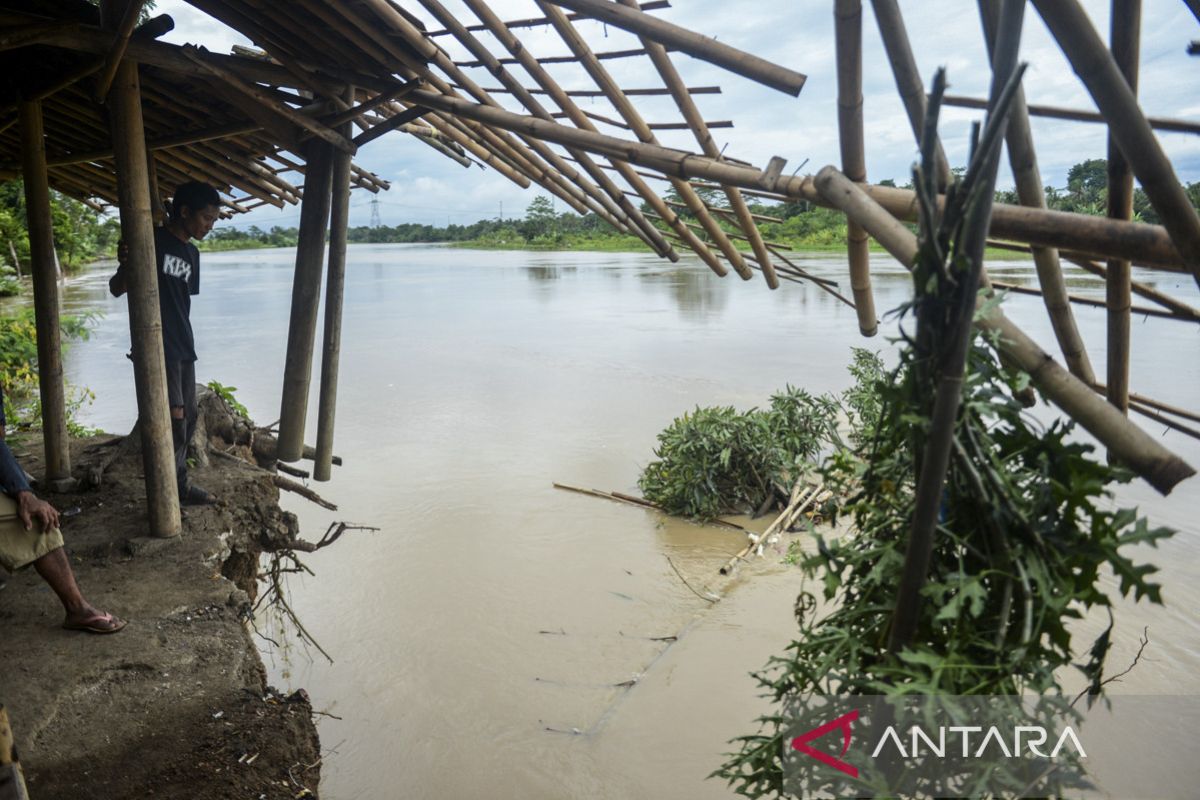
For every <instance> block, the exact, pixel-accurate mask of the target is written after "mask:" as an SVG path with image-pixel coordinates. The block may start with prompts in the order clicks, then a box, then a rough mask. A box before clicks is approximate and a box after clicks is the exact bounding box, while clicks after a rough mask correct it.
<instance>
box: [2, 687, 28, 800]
mask: <svg viewBox="0 0 1200 800" xmlns="http://www.w3.org/2000/svg"><path fill="white" fill-rule="evenodd" d="M0 800H29V794H28V792H27V790H26V788H25V775H24V774H23V773H22V771H21V763H20V761H19V760H18V759H17V745H16V737H15V736H13V732H12V725H11V724H10V723H9V720H8V709H6V708H5V707H4V705H3V704H0Z"/></svg>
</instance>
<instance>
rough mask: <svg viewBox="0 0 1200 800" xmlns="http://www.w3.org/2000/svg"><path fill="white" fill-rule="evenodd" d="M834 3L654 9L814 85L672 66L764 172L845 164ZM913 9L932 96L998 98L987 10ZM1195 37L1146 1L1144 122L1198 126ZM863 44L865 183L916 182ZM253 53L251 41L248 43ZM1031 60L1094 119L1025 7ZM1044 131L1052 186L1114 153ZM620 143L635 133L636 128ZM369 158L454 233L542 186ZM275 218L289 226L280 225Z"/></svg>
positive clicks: (397, 189)
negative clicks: (718, 90)
mask: <svg viewBox="0 0 1200 800" xmlns="http://www.w3.org/2000/svg"><path fill="white" fill-rule="evenodd" d="M446 5H447V6H448V7H449V8H450V10H451V11H452V12H454V13H456V14H459V15H460V16H461V17H462V18H463V19H465V20H468V21H469V22H470V23H473V22H474V21H475V19H474V16H473V15H471V13H470V12H469V11H468V10H467V9H466V7H465V6H464V5H463V4H462V3H461V2H459V1H458V0H447V2H446ZM831 5H832V4H831V3H829V2H827V1H826V0H821V1H820V2H808V1H806V2H795V0H791V1H789V2H786V3H785V2H771V3H749V2H727V0H676V2H675V3H674V5H673V6H672V7H671V8H670V9H667V10H664V11H660V12H655V13H656V14H659V15H660V16H662V17H663V18H664V19H667V20H670V21H672V22H675V23H677V24H680V25H683V26H685V27H688V28H691V29H693V30H696V31H699V32H701V33H705V34H707V35H710V36H716V37H717V38H718V39H719V40H720V41H722V42H725V43H727V44H730V45H732V46H734V47H738V48H741V49H744V50H747V51H750V52H754V53H755V54H757V55H760V56H762V57H764V58H767V59H769V60H772V61H775V62H777V63H780V64H783V65H785V66H788V67H791V68H793V69H797V70H799V71H801V72H804V73H806V74H807V75H808V81H807V83H806V85H805V87H804V90H803V91H802V92H801V95H800V97H799V98H793V97H789V96H787V95H784V94H782V93H779V92H776V91H773V90H770V89H766V88H764V87H761V86H759V85H757V84H754V83H752V82H751V81H748V80H746V79H744V78H741V77H739V76H737V75H733V74H731V73H728V72H726V71H724V70H722V69H719V68H717V67H714V66H712V65H710V64H707V63H704V62H701V61H698V60H696V59H693V58H690V57H688V56H685V55H681V54H677V55H675V56H674V58H673V60H674V61H675V63H676V65H677V67H678V69H679V71H680V72H681V73H682V74H683V76H684V79H685V81H686V82H687V83H688V84H689V85H696V86H698V85H712V84H719V85H721V86H722V87H723V93H722V94H720V95H698V96H697V98H696V99H697V102H698V104H699V105H700V107H701V110H702V111H703V113H704V115H705V117H706V118H708V119H710V120H724V119H731V120H733V121H734V124H735V126H736V127H734V128H732V129H716V130H714V131H713V134H714V137H715V138H716V140H717V142H718V144H719V145H723V146H727V148H728V149H727V153H728V154H730V155H733V156H736V157H738V158H741V159H743V160H747V161H750V162H752V163H755V164H765V163H766V161H767V160H768V159H769V158H770V157H772V156H775V155H780V156H783V157H785V158H787V159H788V161H789V168H788V170H789V171H791V170H792V169H795V168H796V167H797V166H799V165H800V164H801V163H802V162H803V161H804V160H805V159H808V163H807V165H806V166H805V168H804V169H805V171H808V170H815V169H817V168H819V167H820V166H822V165H824V164H826V163H838V161H839V152H838V141H837V117H836V74H835V63H834V60H835V56H834V48H833V13H832V8H831ZM1084 5H1085V7H1086V8H1087V10H1088V12H1089V14H1090V15H1091V18H1092V20H1093V23H1094V24H1095V26H1096V27H1097V30H1098V31H1099V32H1100V34H1101V35H1102V36H1103V37H1105V38H1106V37H1107V34H1108V30H1107V28H1108V3H1107V0H1085V2H1084ZM491 7H492V8H493V9H495V10H496V12H497V13H498V14H499V15H500V16H501V17H502V18H504V19H515V18H525V17H536V16H540V12H539V11H538V8H537V6H536V5H535V4H534V3H533V2H532V0H493V2H491ZM901 7H902V11H903V13H904V16H905V22H906V25H907V28H908V31H909V35H910V37H911V40H912V45H913V50H914V53H915V55H916V58H917V62H918V66H919V69H920V71H921V77H922V80H923V81H924V82H925V83H926V85H928V84H929V83H930V81H931V80H932V78H933V73H934V70H935V69H937V67H939V66H946V67H947V69H948V77H949V81H950V84H951V92H953V93H955V94H968V95H972V96H976V97H983V96H985V95H986V93H987V89H988V83H989V80H990V73H989V70H988V69H987V67H986V56H985V50H984V47H983V37H982V34H981V31H980V25H979V19H978V13H977V10H976V4H975V3H970V2H957V3H953V4H946V3H929V2H923V3H922V2H915V0H903V1H902V3H901ZM405 8H406V9H408V10H411V11H413V13H415V14H417V15H418V16H421V17H422V18H423V19H425V20H426V22H427V26H428V27H429V28H431V29H433V28H440V27H441V26H440V25H438V24H437V23H436V22H434V21H433V19H432V17H430V16H428V15H426V14H424V11H423V9H421V7H420V4H419V3H406V4H405ZM159 10H160V11H162V12H166V13H171V14H172V15H173V16H175V17H176V21H177V23H178V24H177V28H176V31H175V32H174V33H173V34H171V36H170V37H169V38H170V39H171V40H172V41H194V42H198V43H201V44H204V45H206V46H208V47H209V48H210V49H213V50H221V51H227V50H228V46H229V45H230V44H232V43H233V42H234V41H237V40H238V37H237V36H236V34H234V33H233V32H232V31H230V30H229V29H228V28H225V27H224V26H222V25H220V24H219V23H216V22H215V21H214V20H211V19H210V18H207V17H205V16H204V15H203V14H200V13H199V12H197V11H195V10H194V9H193V8H192V7H191V6H188V5H186V4H184V3H182V2H181V0H161V1H160V3H159ZM579 27H580V29H581V31H582V32H583V34H584V35H585V37H586V38H587V39H588V41H589V42H590V43H591V44H592V45H593V47H594V49H596V50H620V49H627V48H633V47H636V46H637V40H636V39H635V37H633V36H631V35H629V34H626V33H624V32H623V31H619V30H616V29H613V28H611V27H607V26H603V25H600V24H599V23H595V22H581V23H579ZM520 35H521V37H522V41H523V43H524V45H525V46H526V47H527V48H528V49H529V50H530V51H531V52H532V53H534V54H535V55H538V56H546V55H558V54H564V53H566V52H567V49H566V47H565V46H564V45H563V43H562V42H561V40H559V38H558V37H557V35H556V34H555V33H554V31H553V30H551V29H549V28H544V27H543V28H531V29H524V30H522V31H520ZM1192 38H1196V24H1195V20H1194V18H1193V17H1192V16H1191V15H1190V13H1189V12H1188V10H1187V8H1186V7H1185V6H1184V5H1183V4H1182V3H1179V2H1178V0H1145V4H1144V18H1143V23H1142V44H1141V92H1140V98H1141V101H1142V104H1143V107H1144V108H1145V110H1146V111H1147V113H1149V114H1152V115H1157V116H1167V117H1179V118H1187V117H1188V116H1189V115H1192V116H1194V115H1195V114H1197V113H1198V112H1200V104H1198V103H1197V101H1196V95H1195V90H1194V85H1195V81H1194V80H1191V78H1194V76H1195V71H1196V69H1197V67H1200V63H1198V60H1197V59H1196V58H1194V57H1193V58H1189V57H1188V56H1187V55H1186V54H1185V48H1186V45H1187V42H1188V40H1190V39H1192ZM481 39H482V40H483V41H484V43H485V44H487V45H488V46H489V47H490V48H491V49H492V52H494V53H497V54H499V55H507V53H504V52H503V50H502V48H501V47H500V46H499V44H498V43H497V42H496V41H495V40H494V39H492V38H491V37H490V36H487V35H482V34H481ZM863 40H864V42H863V46H864V81H863V84H864V86H863V89H864V94H865V96H866V100H865V113H866V120H865V129H866V134H867V169H868V174H869V175H870V176H871V177H872V178H873V179H881V178H887V177H892V178H898V179H901V180H904V179H906V178H907V175H908V173H909V168H910V165H911V163H912V160H913V158H914V155H915V152H916V145H915V143H914V140H913V137H912V133H911V130H910V128H909V125H908V120H907V117H906V116H905V114H904V110H903V107H902V105H901V103H900V100H899V98H898V97H897V94H896V91H895V84H894V81H893V78H892V75H891V70H890V67H889V66H888V64H887V61H886V59H885V57H884V49H883V45H882V42H881V40H880V37H879V32H878V29H877V27H876V23H875V19H874V15H873V13H872V11H871V4H870V2H869V0H864V10H863ZM241 41H242V42H243V43H244V41H245V40H241ZM437 41H438V42H439V43H441V44H443V46H445V47H447V49H448V50H449V52H450V53H451V55H452V56H453V57H455V58H457V59H463V58H467V57H468V56H467V55H466V51H465V50H464V49H463V48H462V47H460V46H457V45H454V44H453V42H452V39H451V37H440V38H439V39H438V40H437ZM1021 57H1022V59H1023V60H1027V61H1028V62H1029V63H1030V69H1029V71H1028V73H1027V77H1026V93H1027V96H1028V99H1029V102H1031V103H1043V104H1049V105H1061V106H1067V107H1072V108H1081V109H1088V110H1093V109H1094V108H1095V105H1094V103H1093V102H1092V101H1091V98H1090V97H1089V95H1088V93H1087V91H1086V89H1085V88H1084V87H1083V86H1082V84H1081V83H1080V82H1079V80H1078V78H1077V77H1076V76H1075V74H1074V72H1073V71H1072V70H1071V68H1070V65H1069V64H1068V63H1067V61H1066V59H1065V58H1064V57H1063V55H1062V53H1061V52H1060V50H1059V48H1058V46H1057V45H1056V44H1055V43H1054V42H1053V40H1052V39H1051V38H1050V36H1049V33H1048V32H1047V31H1046V28H1045V26H1044V24H1043V23H1042V22H1041V20H1040V18H1039V17H1038V15H1037V13H1036V11H1035V9H1034V8H1033V6H1032V5H1030V6H1029V7H1028V9H1027V10H1026V17H1025V32H1024V36H1023V40H1022V53H1021ZM605 66H606V67H607V68H609V70H610V71H611V73H612V74H613V76H614V78H615V79H616V80H617V82H618V83H619V84H621V85H622V86H624V87H626V88H631V87H632V88H641V87H657V86H661V83H660V82H659V79H658V76H657V74H656V73H655V72H654V70H653V68H652V67H650V65H649V62H648V61H647V60H646V59H644V58H636V59H620V60H609V61H606V62H605ZM549 69H550V71H551V73H552V74H553V76H554V77H555V79H556V80H558V81H559V82H560V83H561V84H563V85H564V86H568V87H580V86H588V87H589V88H590V85H591V84H590V81H589V80H588V79H587V78H586V76H585V75H584V74H583V71H582V69H580V68H579V67H577V66H572V65H552V66H551V67H549ZM514 71H515V73H516V74H517V75H518V77H519V78H521V79H522V80H523V81H524V82H525V83H526V85H532V84H533V82H532V80H531V79H529V77H528V76H527V75H525V74H524V72H523V71H522V70H519V69H516V70H514ZM470 74H471V75H472V77H473V78H475V79H476V80H477V81H478V82H479V83H480V84H481V85H484V86H495V85H497V81H496V79H495V78H493V77H492V76H490V75H488V74H487V73H486V71H484V70H481V69H475V70H471V71H470ZM1183 76H1186V77H1183ZM499 99H500V100H501V102H502V103H504V104H505V106H506V107H508V108H510V109H512V110H519V108H518V106H517V105H516V103H515V102H514V101H513V100H512V99H511V98H508V97H504V96H499ZM542 99H543V100H544V102H545V103H546V105H547V106H550V107H552V106H553V104H552V103H550V102H549V101H548V100H547V99H545V98H544V97H543V98H542ZM580 106H581V107H582V108H584V109H586V110H588V111H592V112H594V113H599V114H603V115H605V116H614V117H615V116H616V113H615V112H614V111H613V110H612V108H611V107H610V106H609V105H608V103H607V102H606V101H604V100H597V101H590V100H581V101H580ZM638 106H639V108H640V109H642V110H643V113H644V116H645V117H646V118H647V119H648V120H650V121H654V122H660V121H675V120H677V119H678V118H679V117H678V112H677V111H676V110H675V109H674V106H673V105H672V104H671V103H670V101H669V99H666V98H648V97H643V98H638ZM981 116H982V112H974V111H969V110H964V109H950V108H948V109H946V111H945V113H944V116H943V120H942V135H943V139H944V142H945V145H946V149H947V153H948V155H949V157H950V160H951V161H952V162H954V163H961V162H962V161H963V160H965V157H966V141H967V134H968V131H969V128H970V121H971V120H972V119H977V118H979V117H981ZM599 127H600V128H601V130H602V131H604V132H606V133H612V134H618V133H620V132H619V131H617V130H615V129H612V128H610V127H608V126H604V125H600V126H599ZM1033 132H1034V137H1035V141H1036V142H1037V144H1038V152H1039V158H1040V161H1041V170H1042V174H1043V178H1044V180H1045V182H1046V183H1047V184H1048V185H1055V186H1062V185H1063V184H1065V181H1066V170H1067V169H1068V168H1069V167H1070V166H1071V165H1072V164H1074V163H1077V162H1078V161H1081V160H1083V159H1085V158H1100V157H1104V155H1105V129H1104V126H1102V125H1094V124H1084V123H1073V122H1064V121H1058V120H1043V119H1035V121H1034V125H1033ZM620 135H624V136H629V134H628V133H627V132H625V133H620ZM660 138H661V141H662V142H663V143H664V144H666V145H668V146H672V147H686V148H688V149H694V148H695V143H694V140H692V139H691V137H690V134H687V133H686V132H662V134H661V137H660ZM1161 141H1162V144H1163V147H1164V149H1165V150H1166V151H1167V153H1168V155H1169V156H1170V157H1171V158H1172V159H1173V160H1174V162H1175V164H1176V169H1177V171H1178V173H1179V175H1180V178H1181V179H1182V180H1184V181H1194V180H1198V179H1200V142H1197V137H1195V136H1193V135H1185V134H1164V135H1163V136H1162V137H1161ZM357 160H358V163H360V164H361V165H362V166H363V167H365V168H367V169H370V170H373V171H375V172H376V173H378V174H380V175H381V176H382V177H384V178H386V179H388V180H390V181H392V182H393V188H392V190H391V191H390V192H387V193H383V194H381V195H379V197H378V199H379V201H380V205H379V209H380V212H381V215H382V216H383V218H384V221H385V222H387V223H389V224H396V223H397V222H401V221H416V222H427V223H437V224H445V222H446V221H447V219H450V220H451V221H473V220H474V219H477V218H479V217H483V216H495V215H496V214H498V213H499V206H500V203H503V204H504V207H505V213H506V215H507V214H508V213H510V209H511V213H520V212H523V210H524V207H525V206H526V205H528V203H529V201H530V200H532V198H533V197H534V196H535V194H536V193H537V192H538V190H537V188H536V187H535V188H534V189H531V190H529V191H522V190H521V189H520V188H519V187H516V186H515V185H513V184H511V183H509V182H508V181H506V180H504V179H503V178H502V177H500V176H499V175H497V174H496V173H495V172H494V171H492V170H487V171H481V170H480V169H479V168H477V167H472V168H471V169H469V170H465V169H463V168H462V167H460V166H459V165H457V164H454V163H452V162H450V161H449V160H447V159H445V158H443V157H442V156H440V155H438V154H437V153H435V152H433V151H432V150H429V149H428V148H426V147H424V146H423V145H421V144H420V143H418V142H416V141H414V140H412V139H411V138H409V137H403V136H397V135H392V136H387V137H384V138H383V139H380V140H378V141H377V142H375V143H372V144H370V145H367V146H366V147H365V148H363V151H362V152H361V153H360V155H359V157H358V159H357ZM1000 183H1001V185H1008V184H1011V179H1010V178H1009V176H1008V175H1007V174H1006V171H1002V174H1001V176H1000ZM352 204H353V209H352V222H353V223H354V224H365V222H366V221H367V219H368V218H369V214H370V196H369V195H368V194H366V193H365V192H356V193H355V194H354V196H353V200H352ZM493 209H495V210H494V211H493ZM473 215H475V216H473ZM272 218H274V219H283V220H285V221H284V222H283V223H277V222H273V221H272ZM296 218H298V214H297V213H296V209H290V208H289V209H284V211H283V212H279V211H277V210H275V209H262V210H260V211H256V212H255V213H254V214H253V215H251V216H250V217H248V218H246V220H245V221H246V222H247V223H249V222H253V223H255V224H259V225H260V226H269V225H271V224H288V225H291V224H295V221H294V220H295V219H296ZM241 222H242V220H239V223H241Z"/></svg>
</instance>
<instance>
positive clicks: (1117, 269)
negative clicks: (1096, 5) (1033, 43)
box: [1104, 0, 1142, 414]
mask: <svg viewBox="0 0 1200 800" xmlns="http://www.w3.org/2000/svg"><path fill="white" fill-rule="evenodd" d="M1141 25H1142V2H1141V0H1113V3H1112V28H1111V33H1110V35H1109V40H1110V42H1111V44H1112V54H1113V60H1114V61H1116V62H1117V67H1118V68H1119V69H1120V70H1121V74H1122V75H1124V76H1125V82H1126V83H1128V84H1129V89H1130V91H1132V92H1133V94H1134V96H1136V95H1137V85H1138V49H1139V48H1138V39H1139V37H1140V33H1141ZM1108 216H1109V217H1111V218H1113V219H1131V218H1132V217H1133V169H1132V168H1131V167H1130V166H1129V161H1128V160H1126V158H1125V156H1124V155H1122V153H1121V148H1120V146H1119V145H1118V144H1117V141H1116V140H1115V139H1114V138H1113V135H1112V133H1109V135H1108ZM1104 283H1105V300H1106V301H1107V306H1108V369H1107V372H1108V381H1107V384H1106V386H1107V389H1106V394H1107V396H1108V402H1110V403H1112V404H1113V405H1114V406H1116V407H1117V408H1119V409H1121V413H1122V414H1128V413H1129V355H1130V344H1129V311H1130V306H1131V305H1132V303H1133V296H1132V289H1133V287H1132V283H1133V278H1132V273H1131V270H1130V267H1129V261H1128V260H1125V259H1120V258H1110V259H1109V260H1108V276H1107V278H1106V280H1105V282H1104Z"/></svg>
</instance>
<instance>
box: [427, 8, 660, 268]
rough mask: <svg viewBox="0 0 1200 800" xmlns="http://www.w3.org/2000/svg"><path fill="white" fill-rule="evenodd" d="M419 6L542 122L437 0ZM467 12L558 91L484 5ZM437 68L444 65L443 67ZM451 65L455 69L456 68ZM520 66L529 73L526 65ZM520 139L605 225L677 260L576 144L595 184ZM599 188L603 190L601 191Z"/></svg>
mask: <svg viewBox="0 0 1200 800" xmlns="http://www.w3.org/2000/svg"><path fill="white" fill-rule="evenodd" d="M422 4H423V5H424V6H425V7H426V9H428V10H429V12H430V13H431V14H433V15H434V17H435V18H437V19H438V20H439V21H440V22H441V23H442V24H443V25H446V27H447V28H449V29H451V30H454V31H455V36H456V38H457V39H458V41H459V42H460V43H461V44H462V45H463V46H464V47H466V48H467V49H468V51H470V52H471V53H472V54H473V55H475V56H476V57H477V58H479V59H481V60H483V61H487V62H488V63H489V64H490V66H489V67H488V70H489V72H491V73H492V75H493V76H495V77H496V78H497V79H498V80H500V82H501V83H503V84H504V85H505V86H506V87H507V88H508V89H509V90H511V91H512V92H513V94H514V96H515V97H516V98H517V99H518V100H519V101H520V102H521V104H522V105H523V106H525V108H527V109H529V111H530V112H531V113H533V114H534V115H535V116H537V117H539V118H542V119H546V120H548V119H550V112H549V111H548V110H547V109H546V108H545V107H543V106H542V104H541V103H539V102H538V101H537V100H536V99H534V98H533V96H532V95H531V94H530V93H529V92H528V91H527V90H526V89H525V87H524V85H523V84H521V82H520V81H518V80H517V79H516V78H515V77H514V76H513V75H512V74H511V73H510V72H509V71H508V70H507V69H505V68H504V67H503V66H502V65H500V64H499V63H496V62H495V56H493V55H492V53H491V51H490V50H488V48H487V47H485V46H484V45H483V44H482V42H480V41H479V39H478V38H477V37H475V36H474V35H473V34H471V33H469V32H468V31H467V30H466V28H465V27H463V25H462V24H461V23H459V22H458V20H457V18H456V17H455V16H454V15H453V14H450V13H449V11H447V10H446V9H445V8H444V7H443V6H442V5H441V3H440V2H437V0H422ZM472 10H473V11H474V12H475V13H476V15H477V16H479V18H480V19H481V20H482V21H483V24H484V25H485V26H488V27H489V29H491V31H492V34H493V35H494V36H496V37H497V38H498V39H499V40H500V42H501V44H503V45H504V46H505V47H507V48H508V49H509V50H510V52H515V53H517V55H518V57H520V58H523V59H524V60H525V62H526V64H529V63H532V71H530V74H531V75H533V76H534V77H535V79H537V78H539V77H540V78H542V80H540V81H539V83H543V81H545V82H547V83H548V84H549V85H543V89H545V90H547V91H550V87H551V86H554V88H555V89H557V90H559V91H561V89H559V88H558V87H557V85H556V84H553V81H551V80H550V79H549V76H548V75H546V73H545V71H544V70H543V69H542V68H541V67H540V65H538V64H537V62H535V61H533V60H532V56H530V55H529V53H527V52H524V51H523V50H522V49H521V48H520V43H519V42H518V41H517V40H516V37H515V36H513V35H512V33H511V31H508V30H507V29H506V28H504V27H503V23H501V22H500V21H499V20H498V19H497V18H496V17H495V16H494V15H491V14H490V11H488V10H487V9H486V7H484V8H483V10H480V9H479V8H472ZM514 48H515V49H514ZM522 53H523V55H522ZM443 69H445V67H444V66H443ZM455 69H456V70H457V68H455ZM526 69H527V71H529V67H528V66H527V67H526ZM451 77H452V78H454V79H455V80H457V81H458V82H459V83H460V84H462V85H463V86H466V87H467V88H468V90H469V91H470V92H471V93H472V95H474V96H476V97H477V98H479V99H480V101H481V102H483V103H486V104H487V105H488V106H489V107H493V108H496V109H498V110H499V108H500V107H499V104H498V103H496V101H495V100H494V99H492V98H491V96H490V95H488V94H487V93H486V92H484V91H483V90H482V88H481V87H479V86H478V85H476V84H474V82H472V81H470V79H469V78H468V77H467V76H466V75H461V73H460V74H459V75H455V74H452V73H451ZM567 102H568V103H569V102H570V101H569V100H568V101H567ZM524 138H525V141H526V142H527V143H528V144H529V146H530V147H531V148H532V149H533V150H534V151H535V152H536V153H538V154H539V155H540V156H541V157H542V158H544V159H546V161H547V163H549V164H550V165H552V166H553V167H554V168H555V169H556V170H558V173H559V174H560V175H563V176H566V177H567V178H570V179H571V180H573V181H574V182H575V183H576V184H578V185H579V187H580V188H582V189H583V190H584V191H585V193H586V194H587V195H588V196H590V197H591V198H592V199H593V201H594V202H595V203H596V204H598V207H599V209H600V211H598V212H597V213H599V214H600V216H601V217H603V218H605V219H606V220H607V221H608V222H609V224H612V225H613V227H615V228H617V229H618V230H624V231H627V232H631V233H633V234H634V235H636V236H638V237H639V238H641V239H642V240H643V241H645V242H646V243H647V244H648V245H649V246H650V247H651V249H653V250H654V251H655V252H657V253H658V254H659V255H664V256H666V257H667V258H669V259H671V260H672V261H677V260H678V259H679V255H678V254H677V253H675V251H674V249H673V248H672V247H671V245H670V244H668V243H667V241H666V240H665V239H664V238H663V236H662V234H661V233H660V232H659V231H658V229H657V228H655V227H654V226H653V225H651V224H650V223H649V221H647V220H646V218H645V216H644V215H642V214H641V212H640V211H639V210H638V209H637V208H636V207H634V206H633V205H632V204H631V203H629V202H628V201H627V200H625V198H624V197H622V196H621V193H620V190H619V189H617V187H616V185H615V184H614V183H613V182H612V181H611V180H610V179H609V178H608V177H607V176H606V175H604V174H603V173H602V172H601V170H600V168H599V167H598V166H597V165H596V164H595V163H594V162H593V161H592V160H591V159H590V158H589V157H588V156H587V154H586V153H585V152H583V151H582V150H580V149H578V148H574V149H571V148H568V152H570V153H571V155H572V156H573V157H575V159H576V161H577V162H578V163H579V164H580V165H581V166H582V167H583V168H584V170H585V171H586V172H587V173H588V175H589V176H591V177H592V179H593V180H595V181H596V183H597V184H599V187H597V186H596V185H594V184H592V183H590V182H589V181H587V180H586V179H584V178H583V177H582V176H581V175H579V173H578V172H577V171H576V170H574V169H573V168H572V167H571V166H570V165H569V164H567V163H566V162H565V161H564V160H563V159H562V157H561V156H559V155H558V154H557V153H554V152H553V151H552V150H550V148H549V147H547V146H546V145H545V143H543V142H542V141H540V139H538V138H537V137H524ZM601 187H602V189H603V191H601Z"/></svg>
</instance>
